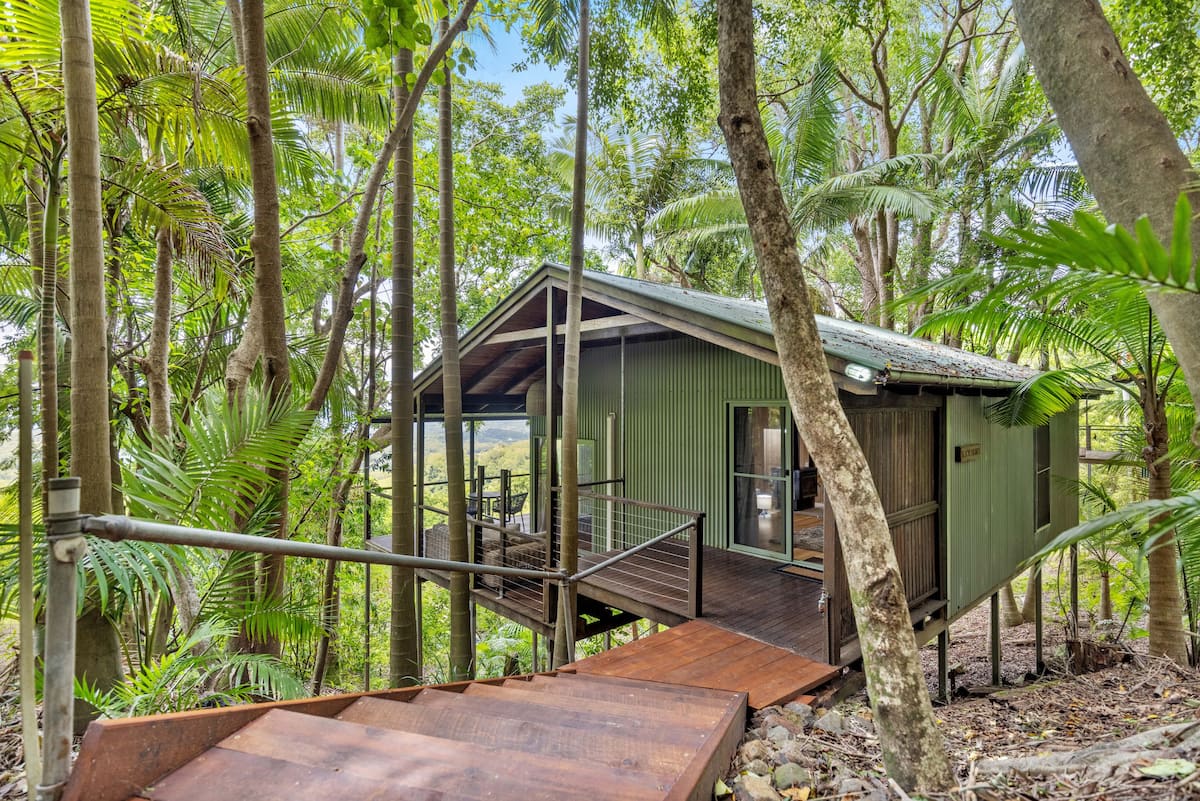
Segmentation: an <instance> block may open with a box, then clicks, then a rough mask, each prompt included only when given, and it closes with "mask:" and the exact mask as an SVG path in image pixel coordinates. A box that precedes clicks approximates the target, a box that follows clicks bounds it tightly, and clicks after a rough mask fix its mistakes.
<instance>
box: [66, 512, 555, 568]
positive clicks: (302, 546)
mask: <svg viewBox="0 0 1200 801" xmlns="http://www.w3.org/2000/svg"><path fill="white" fill-rule="evenodd" d="M82 523H83V530H84V531H85V532H87V533H88V534H94V535H96V536H97V537H103V538H104V539H106V540H113V541H118V540H141V541H144V542H161V543H164V544H166V545H190V546H194V547H199V548H217V549H219V550H224V551H248V552H251V553H272V554H282V555H283V556H300V557H308V558H311V559H328V560H336V561H339V562H362V563H366V564H373V565H388V566H389V567H411V568H417V569H424V570H448V571H452V572H459V573H485V574H491V575H496V576H509V577H512V578H532V579H539V580H540V579H547V580H549V581H567V580H568V579H569V578H570V577H569V576H568V575H567V573H566V571H561V570H560V571H550V570H530V569H524V568H518V567H504V566H500V565H478V564H474V563H471V562H455V561H451V560H449V559H428V558H426V557H422V556H406V555H403V554H395V553H386V552H384V551H366V550H360V549H357V548H343V547H341V546H337V545H323V544H320V543H315V542H298V541H296V540H280V539H274V538H272V537H254V536H250V535H248V534H235V533H233V532H229V531H213V530H211V529H200V528H189V527H187V526H175V525H170V524H167V523H155V522H152V521H148V520H136V519H134V518H131V517H124V516H122V515H101V516H98V517H85V518H83V520H82Z"/></svg>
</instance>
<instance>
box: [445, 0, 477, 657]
mask: <svg viewBox="0 0 1200 801" xmlns="http://www.w3.org/2000/svg"><path fill="white" fill-rule="evenodd" d="M448 25H449V22H448V21H447V20H446V19H443V20H442V26H441V30H442V36H443V37H444V36H445V35H446V30H447V27H448ZM451 113H452V104H451V96H450V69H449V68H448V67H447V68H445V69H443V71H442V85H441V86H440V87H439V88H438V210H439V214H438V256H439V259H438V261H439V269H438V277H439V282H440V284H441V291H442V302H441V318H442V323H441V328H442V397H443V398H444V399H445V414H444V415H443V418H442V419H443V420H444V422H445V428H446V480H447V482H448V487H447V489H448V490H449V501H450V503H449V512H450V520H449V521H448V522H449V526H450V559H452V560H453V561H455V562H465V561H467V557H468V549H467V499H466V494H465V488H464V483H465V481H466V476H465V475H464V468H463V441H462V426H463V416H462V415H463V411H462V374H461V371H460V369H459V363H458V299H457V294H458V286H457V284H458V282H457V279H456V276H455V273H454V135H453V134H454V131H453V126H452V125H451V122H452V120H451V116H450V115H451ZM474 675H475V643H474V642H472V641H471V579H470V576H469V575H467V574H466V573H451V574H450V680H451V681H461V680H464V679H470V678H473V677H474Z"/></svg>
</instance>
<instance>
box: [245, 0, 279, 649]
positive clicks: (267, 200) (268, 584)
mask: <svg viewBox="0 0 1200 801" xmlns="http://www.w3.org/2000/svg"><path fill="white" fill-rule="evenodd" d="M263 15H264V9H263V0H247V2H245V3H244V4H243V5H242V45H243V53H244V56H245V72H246V112H247V114H246V125H247V129H248V131H249V140H250V182H251V189H252V199H253V202H254V233H253V234H252V235H251V237H250V252H251V253H252V254H253V256H254V299H253V302H252V303H251V317H252V318H253V317H254V313H253V309H254V308H255V302H257V308H258V311H259V317H258V320H257V322H258V329H259V330H258V331H257V334H253V333H251V332H249V331H247V336H248V337H253V336H259V337H261V343H262V363H263V383H264V385H265V389H266V394H267V398H268V399H269V400H270V402H271V403H272V404H280V405H285V404H288V403H290V400H291V375H290V372H289V365H288V350H287V317H286V313H285V309H284V301H283V264H282V257H281V254H280V247H279V236H280V234H279V189H278V187H277V185H276V182H275V153H274V150H273V137H272V131H271V85H270V75H269V72H268V64H267V42H266V27H265V22H264V18H263ZM239 349H240V346H239ZM251 364H253V362H251ZM269 472H270V475H271V477H272V478H273V479H274V480H275V486H276V489H275V492H276V498H277V500H276V518H275V520H274V521H273V523H272V528H273V529H274V533H275V536H278V537H286V536H287V529H288V470H287V468H286V467H285V468H282V469H275V470H271V471H269ZM284 567H285V562H284V558H283V557H282V556H277V555H272V556H266V557H264V558H263V569H264V576H263V591H264V598H265V599H268V600H272V599H279V598H282V597H283V594H284V584H285V576H284ZM256 650H261V651H263V652H265V653H272V654H276V655H278V653H279V642H278V640H276V639H275V638H268V639H267V640H266V641H264V642H262V643H258V644H256Z"/></svg>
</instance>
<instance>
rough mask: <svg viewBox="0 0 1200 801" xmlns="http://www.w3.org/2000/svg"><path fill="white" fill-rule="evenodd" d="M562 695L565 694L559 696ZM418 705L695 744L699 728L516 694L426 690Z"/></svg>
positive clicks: (415, 701) (634, 713)
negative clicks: (534, 700)
mask: <svg viewBox="0 0 1200 801" xmlns="http://www.w3.org/2000/svg"><path fill="white" fill-rule="evenodd" d="M559 697H560V698H561V697H562V696H559ZM410 703H412V704H413V705H415V706H452V707H461V708H464V709H470V710H472V711H474V712H478V713H480V714H489V715H495V716H499V717H510V718H514V717H515V718H522V719H524V720H528V721H531V722H534V723H548V724H551V725H555V724H557V725H561V726H564V727H567V728H570V729H575V730H578V731H580V732H581V735H582V734H583V733H586V732H589V731H595V730H597V729H601V730H605V729H611V730H620V731H623V732H628V733H631V734H635V735H636V736H640V737H650V736H654V737H656V738H658V740H659V741H660V742H669V743H674V744H677V745H681V746H692V747H694V745H695V743H696V739H697V732H696V730H694V729H692V728H691V727H686V728H685V727H680V728H663V727H662V726H661V725H659V724H658V723H657V722H655V721H652V720H647V719H646V717H645V716H643V715H641V714H640V713H639V711H638V710H636V709H625V710H624V712H623V714H620V715H614V714H609V713H605V712H598V711H595V710H592V709H584V708H583V707H582V706H581V705H571V706H570V707H563V706H546V705H542V704H529V703H526V702H525V701H524V700H523V699H520V698H517V697H516V696H512V695H509V696H503V695H502V696H501V697H484V696H481V695H464V694H463V693H451V692H445V691H442V690H424V691H422V692H421V693H420V694H419V695H417V696H416V697H415V698H413V700H412V701H411V702H410Z"/></svg>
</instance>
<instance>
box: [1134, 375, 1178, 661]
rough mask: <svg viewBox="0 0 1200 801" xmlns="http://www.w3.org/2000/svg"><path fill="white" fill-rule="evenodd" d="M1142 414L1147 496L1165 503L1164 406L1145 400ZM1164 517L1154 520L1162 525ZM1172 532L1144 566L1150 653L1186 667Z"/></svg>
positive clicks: (1168, 473)
mask: <svg viewBox="0 0 1200 801" xmlns="http://www.w3.org/2000/svg"><path fill="white" fill-rule="evenodd" d="M1142 414H1143V415H1144V416H1145V426H1146V433H1147V443H1146V444H1147V446H1148V447H1147V448H1146V451H1145V453H1146V469H1147V471H1148V472H1149V474H1150V480H1149V487H1148V492H1147V497H1148V498H1149V499H1150V500H1164V499H1166V498H1170V497H1171V460H1170V457H1168V456H1167V450H1168V447H1169V444H1170V443H1169V439H1168V433H1167V418H1166V406H1165V404H1164V403H1163V402H1162V401H1161V400H1159V399H1146V401H1145V402H1144V404H1143V411H1142ZM1162 518H1163V516H1162V515H1160V516H1158V517H1156V518H1155V519H1154V522H1155V523H1158V522H1161V520H1162ZM1177 558H1178V553H1177V548H1176V545H1175V532H1174V530H1171V531H1168V532H1167V533H1166V534H1163V535H1162V536H1160V537H1159V538H1158V539H1157V540H1155V541H1154V542H1153V543H1152V544H1151V545H1150V552H1149V554H1147V556H1146V565H1147V568H1148V570H1149V573H1150V591H1149V593H1148V595H1149V597H1148V598H1147V599H1146V600H1147V602H1148V603H1149V604H1150V620H1149V622H1148V624H1147V628H1148V629H1149V632H1150V653H1151V654H1154V655H1161V656H1166V657H1168V658H1170V659H1171V660H1173V661H1174V662H1175V663H1176V664H1179V665H1187V664H1188V637H1187V631H1186V629H1184V627H1183V598H1182V597H1181V595H1180V590H1179V566H1178V564H1177V562H1176V560H1177Z"/></svg>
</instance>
